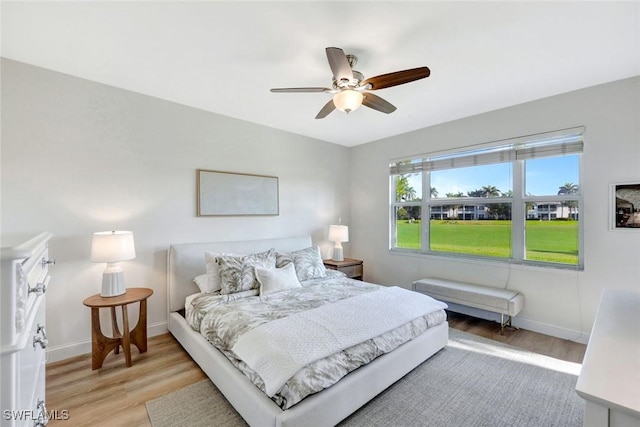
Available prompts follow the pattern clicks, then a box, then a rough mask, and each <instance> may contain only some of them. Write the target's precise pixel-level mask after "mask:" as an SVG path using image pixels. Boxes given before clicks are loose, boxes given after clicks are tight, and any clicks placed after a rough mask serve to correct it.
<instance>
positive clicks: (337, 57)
mask: <svg viewBox="0 0 640 427" xmlns="http://www.w3.org/2000/svg"><path fill="white" fill-rule="evenodd" d="M325 50H326V52H327V59H328V60H329V66H330V67H331V71H332V72H333V77H334V78H335V79H336V80H337V81H340V80H342V79H347V80H351V79H352V78H353V72H352V71H351V65H349V61H348V60H347V55H345V54H344V51H343V50H342V49H340V48H338V47H328V48H326V49H325Z"/></svg>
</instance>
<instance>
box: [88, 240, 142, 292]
mask: <svg viewBox="0 0 640 427" xmlns="http://www.w3.org/2000/svg"><path fill="white" fill-rule="evenodd" d="M135 257H136V248H135V246H134V244H133V233H132V232H131V231H100V232H97V233H93V241H92V242H91V261H93V262H106V263H107V268H106V269H105V270H104V273H102V292H100V296H102V297H115V296H118V295H122V294H124V293H125V292H126V288H125V286H124V272H123V271H122V267H120V266H119V265H118V262H120V261H126V260H129V259H134V258H135Z"/></svg>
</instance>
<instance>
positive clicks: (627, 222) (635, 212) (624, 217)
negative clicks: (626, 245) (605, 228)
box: [610, 182, 640, 230]
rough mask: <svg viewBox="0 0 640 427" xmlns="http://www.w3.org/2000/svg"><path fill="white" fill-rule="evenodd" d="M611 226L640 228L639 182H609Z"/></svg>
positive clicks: (615, 228)
mask: <svg viewBox="0 0 640 427" xmlns="http://www.w3.org/2000/svg"><path fill="white" fill-rule="evenodd" d="M610 192H611V202H610V203H611V228H612V229H614V230H621V229H625V230H629V229H636V230H640V182H636V183H619V184H611V190H610Z"/></svg>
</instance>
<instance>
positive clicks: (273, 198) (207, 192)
mask: <svg viewBox="0 0 640 427" xmlns="http://www.w3.org/2000/svg"><path fill="white" fill-rule="evenodd" d="M196 183H197V192H198V205H197V212H198V216H225V215H278V214H279V207H278V205H279V201H278V177H275V176H265V175H251V174H245V173H233V172H222V171H211V170H203V169H198V170H197V171H196Z"/></svg>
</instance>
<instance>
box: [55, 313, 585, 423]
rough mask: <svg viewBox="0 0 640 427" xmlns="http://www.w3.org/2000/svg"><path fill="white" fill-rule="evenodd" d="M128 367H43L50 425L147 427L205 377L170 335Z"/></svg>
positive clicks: (536, 346) (566, 353)
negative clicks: (162, 403)
mask: <svg viewBox="0 0 640 427" xmlns="http://www.w3.org/2000/svg"><path fill="white" fill-rule="evenodd" d="M448 317H449V324H450V326H451V327H453V328H455V329H459V330H462V331H465V332H469V333H472V334H476V335H479V336H483V337H485V338H490V339H494V340H497V341H501V342H504V343H507V344H509V345H513V346H516V347H521V348H524V349H526V350H529V351H533V352H536V353H540V354H544V355H547V356H551V357H554V358H556V359H562V360H567V361H570V362H577V363H580V362H582V358H583V357H584V352H585V349H586V346H584V345H582V344H577V343H574V342H571V341H567V340H561V339H558V338H554V337H549V336H546V335H541V334H538V333H535V332H530V331H526V330H523V329H520V330H515V329H513V330H507V331H506V333H505V335H504V336H501V335H500V326H499V325H498V324H497V323H494V322H488V321H485V320H481V319H476V318H473V317H468V316H465V315H462V314H457V313H451V312H450V313H449V316H448ZM131 357H132V360H133V366H132V367H130V368H127V367H126V366H125V364H124V356H123V354H122V353H120V354H119V355H115V354H113V353H111V354H110V355H109V356H107V358H106V359H105V363H104V365H103V367H102V368H101V369H98V370H95V371H92V370H91V355H90V354H87V355H83V356H77V357H74V358H71V359H67V360H62V361H59V362H55V363H50V364H49V365H47V396H46V400H47V410H48V411H50V412H51V411H54V410H55V411H57V412H58V413H59V414H61V413H62V411H64V410H66V411H68V414H69V419H68V420H66V421H64V420H54V419H52V420H51V421H50V422H49V425H50V426H54V427H55V426H66V427H70V426H73V427H77V426H150V425H151V424H150V422H149V418H148V416H147V410H146V408H145V402H147V401H149V400H151V399H154V398H156V397H160V396H162V395H165V394H167V393H170V392H172V391H175V390H178V389H180V388H182V387H185V386H187V385H189V384H193V383H195V382H198V381H200V380H201V379H204V378H206V376H205V374H204V373H203V372H202V371H201V370H200V368H199V367H198V365H196V364H195V362H193V361H192V360H191V358H190V357H189V355H188V354H187V353H186V352H185V351H184V350H183V349H182V347H181V346H180V344H178V342H177V341H176V340H175V339H174V338H173V337H172V336H171V335H170V334H163V335H159V336H155V337H151V338H149V341H148V351H147V352H146V353H143V354H139V353H138V352H137V349H136V348H135V347H134V348H133V349H132V355H131Z"/></svg>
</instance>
